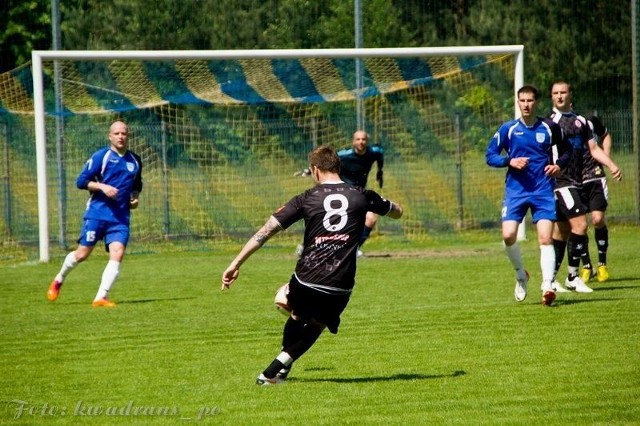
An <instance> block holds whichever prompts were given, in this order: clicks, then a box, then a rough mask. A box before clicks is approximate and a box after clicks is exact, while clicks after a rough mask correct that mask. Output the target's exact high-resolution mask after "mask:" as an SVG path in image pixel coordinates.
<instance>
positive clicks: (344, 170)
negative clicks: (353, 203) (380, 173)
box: [338, 145, 384, 188]
mask: <svg viewBox="0 0 640 426" xmlns="http://www.w3.org/2000/svg"><path fill="white" fill-rule="evenodd" d="M338 157H340V177H341V178H342V180H343V181H345V182H347V183H350V184H351V185H355V186H361V187H363V188H364V187H365V186H367V178H368V176H369V172H370V171H371V166H373V163H378V170H382V167H383V166H384V151H383V149H382V147H380V146H378V145H373V146H369V145H367V150H366V151H365V152H364V154H362V155H358V154H356V151H355V150H354V149H353V148H347V149H342V150H340V151H338Z"/></svg>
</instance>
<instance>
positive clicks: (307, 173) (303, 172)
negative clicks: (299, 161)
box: [293, 169, 311, 176]
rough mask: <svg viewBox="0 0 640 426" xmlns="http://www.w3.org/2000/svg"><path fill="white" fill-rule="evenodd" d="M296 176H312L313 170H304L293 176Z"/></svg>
mask: <svg viewBox="0 0 640 426" xmlns="http://www.w3.org/2000/svg"><path fill="white" fill-rule="evenodd" d="M293 175H294V176H311V170H309V169H302V170H299V171H297V172H295V173H294V174H293Z"/></svg>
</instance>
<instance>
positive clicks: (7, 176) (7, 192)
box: [2, 123, 12, 240]
mask: <svg viewBox="0 0 640 426" xmlns="http://www.w3.org/2000/svg"><path fill="white" fill-rule="evenodd" d="M2 134H3V135H4V176H3V180H4V208H5V210H4V222H5V224H6V232H5V238H6V239H7V240H10V239H11V228H12V224H11V169H10V168H9V167H10V165H11V161H10V159H9V155H11V151H10V150H9V126H8V125H7V124H6V123H3V124H2Z"/></svg>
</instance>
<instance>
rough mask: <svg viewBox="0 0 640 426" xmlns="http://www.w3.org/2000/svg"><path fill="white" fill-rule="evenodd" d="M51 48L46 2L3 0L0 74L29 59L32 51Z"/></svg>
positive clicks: (0, 9) (0, 8) (47, 3)
mask: <svg viewBox="0 0 640 426" xmlns="http://www.w3.org/2000/svg"><path fill="white" fill-rule="evenodd" d="M50 47H51V9H50V4H49V2H44V1H38V0H5V1H3V2H1V3H0V73H2V72H5V71H9V70H11V69H13V68H15V67H17V66H19V65H23V64H25V63H27V62H28V61H30V60H31V51H32V50H34V49H48V48H50Z"/></svg>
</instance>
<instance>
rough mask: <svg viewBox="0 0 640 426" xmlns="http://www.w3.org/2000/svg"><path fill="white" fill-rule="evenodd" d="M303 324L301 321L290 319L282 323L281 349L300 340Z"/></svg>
mask: <svg viewBox="0 0 640 426" xmlns="http://www.w3.org/2000/svg"><path fill="white" fill-rule="evenodd" d="M304 326H305V323H304V322H303V321H299V320H294V319H293V318H292V317H289V319H287V322H285V323H284V330H283V332H282V347H283V348H286V347H289V346H291V345H292V344H294V343H295V342H297V341H298V340H300V339H302V333H303V332H304Z"/></svg>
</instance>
